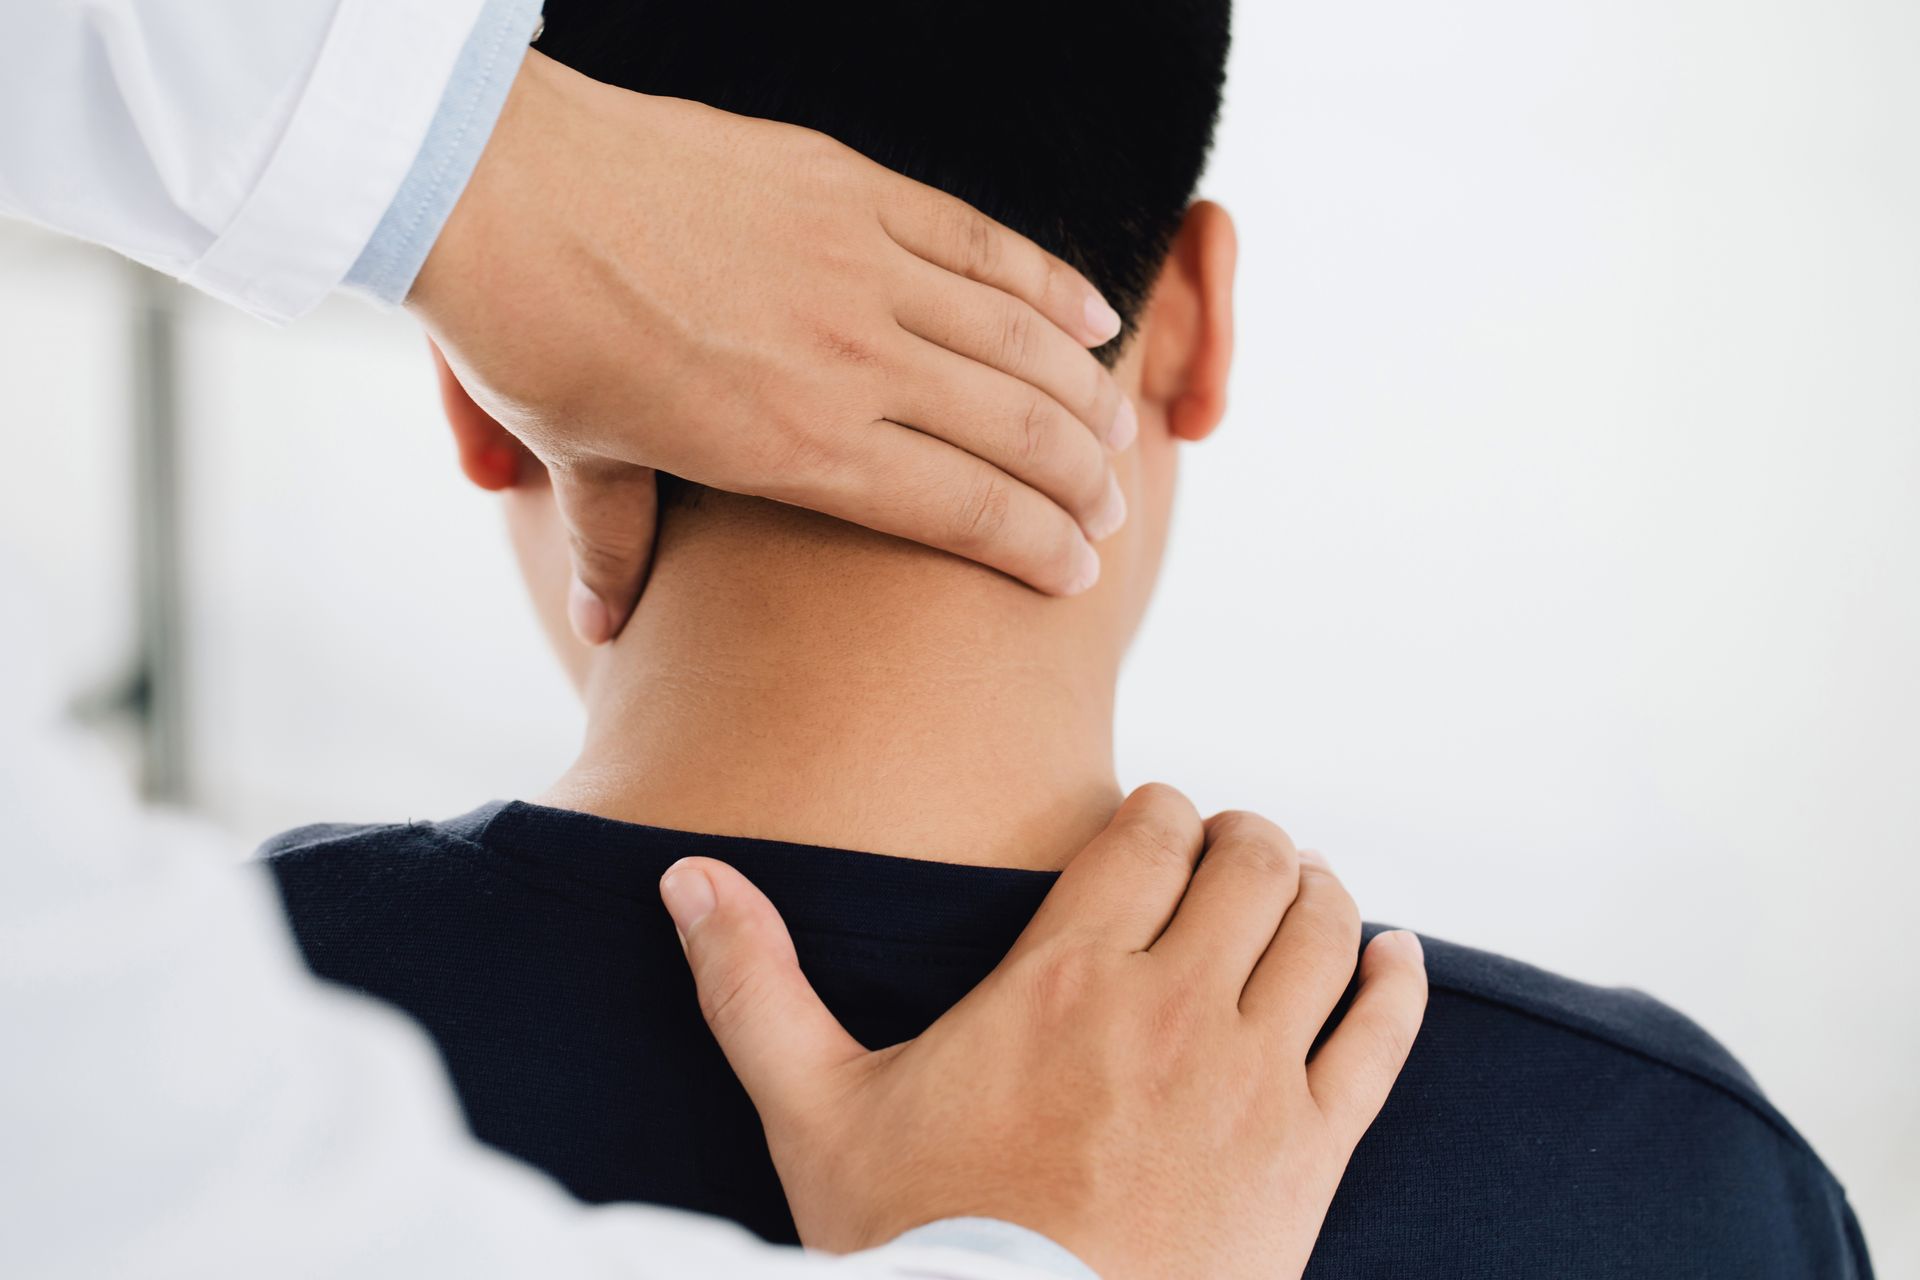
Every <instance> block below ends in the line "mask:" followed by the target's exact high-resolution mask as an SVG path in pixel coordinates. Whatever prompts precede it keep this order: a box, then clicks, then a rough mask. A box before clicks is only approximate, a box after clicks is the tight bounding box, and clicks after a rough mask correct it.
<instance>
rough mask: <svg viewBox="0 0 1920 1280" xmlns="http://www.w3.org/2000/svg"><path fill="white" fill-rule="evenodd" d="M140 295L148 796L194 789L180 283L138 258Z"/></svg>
mask: <svg viewBox="0 0 1920 1280" xmlns="http://www.w3.org/2000/svg"><path fill="white" fill-rule="evenodd" d="M128 270H129V272H130V273H131V276H132V296H133V335H132V354H133V377H132V380H131V381H132V391H133V403H132V405H131V406H130V414H129V420H130V422H131V424H132V427H133V504H134V523H133V530H134V541H135V545H134V582H135V584H136V590H137V591H138V593H139V599H138V608H137V614H136V625H137V627H138V638H137V646H138V649H137V653H136V656H135V660H134V662H135V666H134V677H133V688H132V691H131V692H132V702H133V708H132V709H133V713H134V716H135V719H136V722H137V724H138V726H139V734H140V788H141V792H142V793H143V794H144V795H145V797H146V798H147V800H149V801H152V802H155V803H162V804H184V803H186V802H187V801H188V800H190V799H191V798H192V786H191V778H190V775H189V770H188V764H187V745H188V737H187V700H186V631H185V589H186V580H185V574H184V572H183V566H182V563H181V521H180V515H181V507H182V502H181V497H182V495H181V457H180V398H179V397H180V362H179V344H178V320H179V315H178V310H177V307H178V303H177V299H178V296H179V293H178V290H179V286H177V285H175V284H174V283H173V282H172V281H171V280H168V279H166V278H165V277H164V276H161V275H159V274H157V273H156V272H152V271H149V270H147V269H146V268H144V267H136V266H132V265H131V264H129V267H128Z"/></svg>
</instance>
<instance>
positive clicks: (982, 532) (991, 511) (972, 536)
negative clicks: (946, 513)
mask: <svg viewBox="0 0 1920 1280" xmlns="http://www.w3.org/2000/svg"><path fill="white" fill-rule="evenodd" d="M1012 501H1013V499H1012V495H1011V494H1010V493H1009V492H1008V490H1007V482H1006V481H1005V480H1003V479H1001V477H1000V474H999V473H998V472H988V473H987V474H985V475H982V476H980V477H979V478H977V479H974V480H971V481H969V482H968V485H967V488H966V490H965V492H964V493H962V494H961V497H960V502H959V504H958V505H957V506H956V507H955V508H954V512H953V528H952V538H951V541H952V543H953V545H954V546H956V547H958V548H960V549H962V550H964V551H969V552H971V551H978V550H980V549H982V548H984V547H988V546H991V545H992V544H993V543H994V542H995V541H996V540H997V539H998V538H999V537H1000V535H1001V533H1002V532H1003V531H1004V530H1005V529H1006V527H1007V518H1008V516H1009V515H1010V514H1011V509H1012Z"/></svg>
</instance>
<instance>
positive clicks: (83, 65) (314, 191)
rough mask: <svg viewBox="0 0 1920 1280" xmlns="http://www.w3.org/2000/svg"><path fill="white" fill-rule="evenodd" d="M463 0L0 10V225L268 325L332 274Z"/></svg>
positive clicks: (400, 156)
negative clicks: (61, 238)
mask: <svg viewBox="0 0 1920 1280" xmlns="http://www.w3.org/2000/svg"><path fill="white" fill-rule="evenodd" d="M480 8H481V0H0V214H8V215H11V216H14V217H18V218H25V219H27V220H29V221H33V222H38V223H40V224H41V225H43V226H47V227H51V228H53V229H54V230H56V231H61V232H65V233H67V234H69V235H75V236H79V237H80V238H82V239H85V240H92V241H95V242H96V243H99V244H104V245H106V246H107V247H109V248H111V249H115V250H118V251H119V252H121V253H123V254H125V255H126V256H128V257H130V258H133V259H135V260H137V261H140V262H144V263H146V264H147V265H148V266H151V267H154V268H155V269H157V270H160V271H164V272H166V273H167V274H169V275H172V276H177V277H179V278H180V279H183V280H185V281H187V282H188V283H189V284H193V285H196V286H198V287H200V288H202V289H205V290H206V291H207V292H209V293H212V294H214V295H215V296H216V297H220V298H223V299H225V300H226V301H229V302H232V303H234V304H235V305H237V306H240V307H243V308H245V309H246V310H248V311H251V312H253V313H255V314H257V315H260V316H264V317H266V318H268V319H273V320H284V319H289V318H291V317H293V316H296V315H299V314H300V313H301V312H303V311H306V310H307V309H308V308H310V307H312V306H313V305H314V304H315V303H316V302H318V301H319V300H320V299H321V298H323V297H325V296H326V295H327V293H329V292H330V291H331V290H332V289H333V288H334V287H335V286H336V285H337V284H339V282H340V281H341V279H342V278H343V277H344V276H345V275H346V273H347V268H348V267H350V266H351V265H352V264H353V262H354V259H355V258H356V257H357V256H358V255H359V253H360V250H361V248H362V247H363V246H365V244H366V243H367V240H368V238H369V237H370V236H371V235H372V233H373V229H374V227H375V225H376V224H377V223H378V222H379V220H380V215H381V214H383V213H384V212H386V209H387V206H388V205H389V204H390V203H392V200H393V196H394V193H395V191H397V190H398V189H399V186H400V182H401V180H402V179H403V178H404V177H405V176H406V174H407V170H408V169H409V167H410V166H411V165H412V163H413V159H414V155H415V153H416V152H417V151H418V150H419V147H420V141H421V139H422V138H423V137H424V136H425V134H426V130H427V125H428V124H429V123H430V122H431V120H432V118H433V113H434V111H435V109H436V108H437V107H438V106H439V103H440V97H441V93H442V91H443V90H444V88H445V86H446V82H447V77H448V74H449V73H450V72H451V70H452V68H453V65H454V59H455V58H456V57H457V56H458V54H459V52H460V48H461V45H462V43H463V42H464V41H465V39H466V35H467V33H468V31H469V30H470V29H471V28H472V26H473V24H474V21H475V18H476V16H477V15H478V13H479V11H480Z"/></svg>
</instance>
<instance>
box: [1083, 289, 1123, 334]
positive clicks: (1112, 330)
mask: <svg viewBox="0 0 1920 1280" xmlns="http://www.w3.org/2000/svg"><path fill="white" fill-rule="evenodd" d="M1087 332H1088V333H1089V334H1090V335H1092V337H1093V339H1094V345H1095V346H1102V347H1104V346H1105V345H1107V343H1109V342H1112V341H1113V340H1114V339H1115V338H1117V337H1119V336H1120V313H1119V312H1118V311H1115V310H1114V309H1113V308H1112V307H1110V306H1108V305H1107V300H1106V299H1105V298H1103V297H1101V296H1100V295H1099V294H1097V293H1090V294H1088V295H1087Z"/></svg>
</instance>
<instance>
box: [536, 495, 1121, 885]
mask: <svg viewBox="0 0 1920 1280" xmlns="http://www.w3.org/2000/svg"><path fill="white" fill-rule="evenodd" d="M1127 538H1128V534H1127V531H1126V530H1122V531H1121V533H1119V534H1117V535H1115V537H1114V538H1113V539H1111V540H1109V545H1108V546H1103V548H1102V549H1103V552H1105V556H1104V558H1105V560H1106V561H1107V562H1108V571H1107V572H1106V573H1103V581H1102V583H1101V585H1100V586H1097V587H1096V588H1095V589H1094V590H1093V591H1092V592H1089V593H1088V594H1087V595H1085V596H1082V597H1079V598H1076V599H1073V600H1054V599H1048V598H1046V597H1043V596H1040V595H1038V594H1037V593H1035V592H1033V591H1031V590H1029V589H1028V588H1026V587H1023V586H1021V585H1019V584H1017V583H1015V582H1013V581H1012V580H1010V579H1008V578H1005V577H1003V576H1001V575H999V574H997V573H994V572H993V571H991V570H988V569H984V568H981V567H979V566H977V565H973V564H970V563H967V562H965V561H962V560H959V559H956V558H954V557H952V556H948V555H944V554H942V553H940V552H936V551H931V550H928V549H926V548H922V547H917V546H913V545H910V544H907V543H904V542H901V541H898V540H896V539H893V538H889V537H886V536H884V535H880V534H874V533H870V532H868V531H866V530H862V529H857V528H854V527H852V526H849V525H846V524H842V523H840V522H838V521H835V520H832V519H829V518H827V517H824V516H818V515H814V514H812V513H808V512H803V511H799V510H796V509H794V508H790V507H783V506H780V505H778V504H774V503H770V502H764V501H758V500H753V499H746V498H739V497H735V496H732V495H727V494H721V493H716V492H711V491H702V492H700V493H698V494H697V496H696V497H695V499H694V504H693V505H692V506H690V507H687V508H684V509H675V510H670V511H668V512H666V513H665V515H664V517H663V519H662V523H661V531H660V539H659V544H658V548H657V551H656V559H655V568H654V572H653V576H652V577H651V578H650V579H649V581H648V584H647V588H646V591H645V594H644V595H643V597H642V600H641V604H640V608H639V609H638V610H637V612H636V613H635V615H634V617H633V619H632V621H631V622H630V623H629V624H628V626H627V628H626V630H625V632H624V633H623V634H622V635H621V637H620V638H619V639H618V640H617V641H616V642H615V643H614V644H612V645H611V646H608V647H607V649H606V650H605V651H604V652H602V653H601V654H599V655H597V660H596V662H595V663H594V665H593V667H592V669H591V670H590V671H589V672H588V674H587V683H586V701H587V705H588V711H589V714H588V726H587V732H586V738H585V745H584V748H583V750H582V752H581V754H580V757H579V759H578V760H577V761H576V762H575V764H574V765H573V767H572V768H571V769H570V770H568V772H567V773H566V775H565V776H564V777H562V778H561V779H560V781H559V782H558V783H557V784H556V785H555V786H554V787H553V788H552V789H551V790H550V791H549V792H548V793H547V794H546V795H544V796H542V797H541V799H542V801H543V802H545V803H548V804H553V805H557V806H560V807H564V808H571V809H578V810H583V811H586V812H592V813H599V814H601V815H603V816H606V817H612V818H619V819H622V820H625V821H631V822H641V823H646V824H649V825H653V826H663V827H673V828H678V829H681V830H691V831H706V832H716V833H721V834H727V835H741V836H754V837H759V838H764V839H777V840H788V841H794V842H798V843H803V844H817V845H827V846H833V847H840V848H852V849H860V850H863V851H866V852H873V853H887V854H895V855H899V856H905V857H917V858H931V859H936V860H941V861H951V862H966V863H973V864H977V865H996V866H1017V867H1036V868H1053V867H1059V866H1062V865H1064V864H1065V862H1066V861H1067V859H1068V858H1069V857H1071V856H1072V854H1073V853H1075V852H1077V851H1078V850H1079V849H1081V848H1082V847H1084V846H1085V845H1086V844H1087V842H1088V841H1089V840H1091V839H1092V838H1093V837H1094V836H1095V835H1097V834H1098V833H1099V831H1100V830H1101V828H1103V827H1104V826H1105V825H1106V823H1107V821H1108V820H1109V819H1110V818H1111V817H1112V816H1113V812H1114V810H1115V809H1116V808H1117V807H1118V805H1119V803H1120V800H1121V792H1120V788H1119V785H1118V783H1117V782H1116V780H1115V775H1114V768H1113V695H1114V682H1115V679H1116V678H1117V675H1118V670H1119V663H1120V659H1121V656H1122V651H1123V649H1124V647H1125V636H1126V633H1127V632H1129V631H1130V630H1131V623H1130V620H1129V619H1128V618H1127V617H1126V616H1125V615H1126V614H1127V612H1128V600H1127V597H1128V596H1129V595H1130V593H1129V592H1127V591H1126V590H1125V587H1126V586H1127V583H1126V582H1124V581H1122V580H1120V579H1121V578H1122V577H1124V576H1125V575H1124V574H1115V573H1114V572H1113V571H1114V570H1115V569H1117V568H1119V567H1120V566H1121V564H1122V563H1123V562H1124V560H1125V558H1126V557H1125V556H1123V555H1121V554H1116V552H1117V551H1120V550H1123V549H1124V548H1118V547H1113V546H1112V545H1111V544H1118V543H1123V542H1124V541H1125V540H1126V539H1127Z"/></svg>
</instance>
